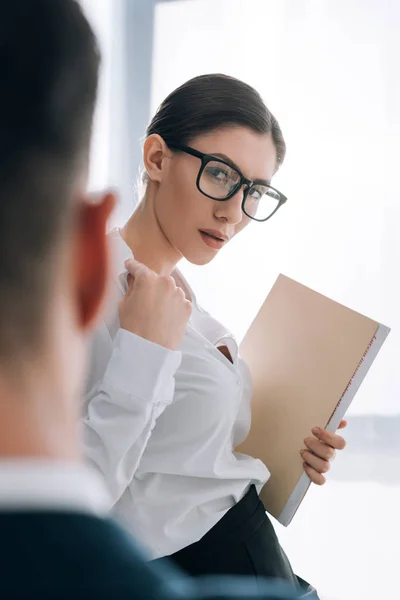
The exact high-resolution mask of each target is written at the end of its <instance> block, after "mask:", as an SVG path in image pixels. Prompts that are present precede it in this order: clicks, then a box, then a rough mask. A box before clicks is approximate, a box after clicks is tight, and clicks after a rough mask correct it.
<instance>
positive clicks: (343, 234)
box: [82, 0, 400, 600]
mask: <svg viewBox="0 0 400 600" xmlns="http://www.w3.org/2000/svg"><path fill="white" fill-rule="evenodd" d="M82 3H83V5H84V6H85V8H86V10H87V14H88V16H89V19H90V20H91V22H92V24H93V26H94V29H95V31H96V33H97V35H98V37H99V40H100V45H101V48H102V52H103V68H102V79H101V89H100V101H99V105H98V110H97V115H96V123H95V132H94V133H95V135H94V142H93V150H92V169H91V175H90V185H91V188H92V189H93V190H96V189H99V188H104V187H109V186H113V187H117V188H118V190H119V191H120V203H119V206H118V209H117V211H116V213H115V217H114V220H113V224H122V223H123V222H124V220H125V219H126V218H127V217H128V216H129V215H130V213H131V212H132V210H133V207H134V205H135V203H136V202H137V201H138V189H137V180H138V174H139V172H140V168H141V145H142V138H143V135H144V133H145V128H146V125H147V123H148V121H149V119H150V116H151V115H152V114H153V113H154V111H155V110H156V108H157V106H158V105H159V103H160V102H161V101H162V99H163V98H164V97H165V96H166V95H167V94H168V93H169V92H170V91H172V90H173V89H174V88H175V87H177V86H178V85H180V84H181V83H183V82H184V81H186V80H187V79H189V78H191V77H193V76H195V75H199V74H202V73H209V72H223V73H227V74H229V75H233V76H236V77H239V78H240V79H243V80H244V81H246V82H247V83H250V84H251V85H253V86H254V87H255V88H256V89H257V90H258V91H259V92H260V93H261V95H262V96H263V98H264V100H265V102H266V104H267V106H268V107H269V108H270V109H271V110H272V112H273V113H274V114H275V116H276V117H277V118H278V120H279V122H280V124H281V127H282V129H283V133H284V135H285V138H286V142H287V145H288V154H287V159H286V161H285V163H284V166H283V168H282V170H281V172H279V173H278V175H277V176H276V179H274V185H276V187H277V188H278V189H280V190H282V192H283V193H284V194H285V195H287V196H288V202H287V203H286V205H285V206H284V207H283V208H282V209H281V211H279V213H278V215H277V216H276V217H274V219H273V220H271V221H269V222H267V223H265V224H257V223H254V224H253V225H252V226H251V227H249V228H247V230H246V231H245V232H244V233H243V234H242V235H241V236H239V237H238V238H237V239H236V240H234V241H233V242H232V243H231V244H229V247H227V248H226V249H225V250H224V252H223V253H222V254H221V255H220V256H218V258H217V259H216V260H215V261H214V262H213V263H212V264H210V265H208V266H207V267H201V268H199V267H193V266H191V265H188V264H184V265H183V266H182V270H183V272H184V273H185V275H186V276H187V277H188V279H189V281H190V283H191V285H192V286H193V288H194V289H195V291H196V293H197V296H198V299H199V300H200V302H201V303H202V304H203V306H204V307H205V308H206V309H207V310H210V311H211V312H212V313H213V314H214V315H215V316H216V317H217V318H219V319H220V320H221V321H222V322H223V323H224V324H226V325H227V326H228V327H230V329H231V330H232V331H233V332H234V333H235V334H236V336H237V337H238V338H239V340H240V339H241V337H242V336H243V334H244V333H245V331H246V329H247V327H248V326H249V324H250V322H251V321H252V319H253V317H254V315H255V314H256V312H257V310H258V308H259V306H260V305H261V303H262V301H263V300H264V297H265V296H266V294H267V293H268V291H269V289H270V288H271V286H272V284H273V282H274V281H275V279H276V277H277V275H278V274H279V273H281V272H282V273H285V274H286V275H288V276H290V277H293V278H294V279H297V280H298V281H300V282H302V283H304V284H305V285H308V286H310V287H312V288H314V289H316V290H318V291H319V292H321V293H323V294H326V295H328V296H330V297H331V298H333V299H335V300H337V301H339V302H342V303H344V304H346V305H348V306H349V307H351V308H353V309H355V310H357V311H360V312H362V313H364V314H366V315H368V316H370V317H372V318H374V319H376V320H378V321H380V322H382V323H384V324H385V325H388V326H390V327H391V328H392V333H391V334H390V336H389V338H388V340H387V342H386V344H385V346H384V348H383V349H382V351H381V353H380V355H379V356H378V359H377V360H376V362H375V363H374V365H373V367H372V369H371V371H370V373H369V375H368V376H367V379H366V380H365V382H364V384H363V386H362V388H361V390H360V391H359V393H358V394H357V397H356V399H355V401H354V403H353V405H352V407H351V410H350V412H349V419H348V420H349V426H348V429H347V430H346V431H345V437H346V439H347V441H348V447H347V449H346V451H345V452H343V453H342V454H340V456H338V457H337V460H336V461H335V463H334V465H333V468H332V470H331V473H330V474H329V481H328V483H327V484H326V486H324V487H323V488H321V489H317V488H313V489H311V490H310V492H309V494H308V495H307V497H306V499H305V501H304V502H303V504H302V505H301V507H300V509H299V511H298V513H297V515H296V516H295V518H294V520H293V522H292V524H291V525H290V526H289V527H288V528H287V529H285V528H283V527H282V526H280V525H279V524H276V528H277V531H278V535H279V537H280V539H281V542H282V544H283V546H284V548H285V550H286V552H287V553H288V555H289V557H290V559H291V561H292V564H293V566H294V568H295V570H296V571H297V572H298V573H299V574H301V575H302V576H303V577H304V578H305V579H308V580H309V581H311V582H312V583H313V584H314V585H315V586H316V587H317V588H318V589H319V591H320V594H321V598H322V599H323V600H331V599H333V600H359V599H360V600H361V599H362V600H373V599H374V600H376V599H377V598H379V599H381V598H382V599H383V598H390V599H392V598H395V597H396V598H397V597H398V593H399V592H398V588H399V586H398V576H397V570H398V565H399V564H400V516H399V508H400V364H399V363H400V235H399V226H400V193H399V183H398V173H399V168H398V161H399V159H400V152H399V140H400V76H399V64H398V63H399V56H400V37H399V36H398V32H399V28H400V3H398V2H397V1H396V0H335V1H333V0H246V2H243V0H173V1H168V0H158V1H157V0H82ZM222 278H223V285H221V280H222ZM396 589H397V593H396Z"/></svg>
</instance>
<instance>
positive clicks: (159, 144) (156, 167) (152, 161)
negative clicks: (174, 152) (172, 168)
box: [143, 133, 171, 183]
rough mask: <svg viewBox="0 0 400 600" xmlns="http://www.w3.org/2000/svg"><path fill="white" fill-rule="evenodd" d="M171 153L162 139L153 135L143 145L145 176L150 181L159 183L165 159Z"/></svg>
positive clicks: (163, 170) (155, 134)
mask: <svg viewBox="0 0 400 600" xmlns="http://www.w3.org/2000/svg"><path fill="white" fill-rule="evenodd" d="M170 156H171V152H170V150H169V148H168V146H167V144H166V143H165V142H164V140H163V139H162V137H161V136H160V135H158V134H157V133H153V134H152V135H150V136H149V137H148V138H146V141H145V143H144V147H143V162H144V166H145V169H146V172H147V175H148V176H149V178H150V179H151V180H152V181H157V182H158V183H160V182H161V180H162V177H163V174H164V172H165V166H166V159H167V158H170Z"/></svg>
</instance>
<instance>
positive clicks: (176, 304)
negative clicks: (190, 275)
mask: <svg viewBox="0 0 400 600" xmlns="http://www.w3.org/2000/svg"><path fill="white" fill-rule="evenodd" d="M125 267H126V269H127V271H128V273H129V276H128V291H127V293H126V295H125V297H124V298H123V299H122V300H121V302H120V304H119V320H120V324H121V327H122V328H123V329H126V330H127V331H131V332H132V333H135V334H136V335H138V336H140V337H142V338H145V339H146V340H149V341H150V342H154V343H155V344H159V345H160V346H164V347H165V348H168V349H170V350H177V349H178V348H179V345H180V343H181V341H182V338H183V336H184V333H185V329H186V325H187V322H188V320H189V317H190V315H191V312H192V303H191V302H190V301H189V300H187V299H186V297H185V294H184V292H183V290H182V289H181V288H180V287H178V286H177V285H176V283H175V281H174V279H173V278H172V277H168V276H164V275H157V273H155V272H154V271H151V270H150V269H148V268H147V267H146V266H145V265H143V264H142V263H139V262H138V261H136V260H134V259H129V260H127V261H126V262H125Z"/></svg>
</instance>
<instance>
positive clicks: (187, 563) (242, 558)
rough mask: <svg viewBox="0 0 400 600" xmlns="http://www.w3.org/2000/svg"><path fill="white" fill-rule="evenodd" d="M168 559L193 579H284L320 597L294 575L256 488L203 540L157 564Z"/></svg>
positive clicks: (306, 592) (250, 490) (305, 592)
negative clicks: (207, 577)
mask: <svg viewBox="0 0 400 600" xmlns="http://www.w3.org/2000/svg"><path fill="white" fill-rule="evenodd" d="M166 560H169V561H172V562H173V563H175V564H176V565H178V566H179V567H180V568H181V569H183V570H184V571H186V572H187V573H189V574H190V575H192V576H202V575H217V574H218V575H247V576H253V577H267V578H274V579H283V580H285V581H287V582H289V583H291V584H293V586H295V587H296V588H301V590H302V591H304V594H310V596H312V598H317V596H316V595H315V596H314V595H313V594H312V592H314V594H315V590H313V588H312V587H311V586H310V585H309V584H308V583H306V582H305V581H303V580H302V579H300V578H299V577H297V576H296V575H295V574H294V573H293V570H292V567H291V566H290V563H289V560H288V558H287V556H286V554H285V553H284V551H283V549H282V548H281V545H280V544H279V541H278V538H277V536H276V533H275V530H274V527H273V525H272V523H271V521H270V519H269V518H268V516H267V514H266V512H265V509H264V506H263V504H262V502H261V501H260V499H259V497H258V494H257V491H256V489H255V487H254V486H251V487H250V489H249V491H248V492H247V494H246V495H245V496H244V497H243V498H242V500H241V501H240V502H238V503H237V504H236V505H235V506H233V507H232V508H231V509H230V510H229V511H228V512H227V513H226V514H225V515H224V517H222V519H221V520H220V521H219V522H218V523H217V524H216V525H215V526H214V527H213V528H212V529H211V530H210V531H209V532H208V533H206V535H205V536H204V537H203V538H202V539H201V540H199V541H198V542H196V543H195V544H191V545H190V546H187V547H186V548H183V549H182V550H179V552H176V553H175V554H172V555H171V556H168V557H164V558H161V559H157V560H156V561H154V562H155V563H158V562H164V561H166Z"/></svg>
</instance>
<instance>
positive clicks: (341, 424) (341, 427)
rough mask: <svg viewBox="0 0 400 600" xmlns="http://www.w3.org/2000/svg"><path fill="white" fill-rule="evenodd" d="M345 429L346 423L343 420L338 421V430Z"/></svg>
mask: <svg viewBox="0 0 400 600" xmlns="http://www.w3.org/2000/svg"><path fill="white" fill-rule="evenodd" d="M345 427H347V421H345V419H343V421H340V423H339V427H338V429H344V428H345Z"/></svg>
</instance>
